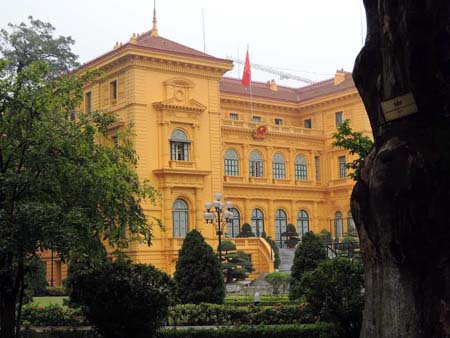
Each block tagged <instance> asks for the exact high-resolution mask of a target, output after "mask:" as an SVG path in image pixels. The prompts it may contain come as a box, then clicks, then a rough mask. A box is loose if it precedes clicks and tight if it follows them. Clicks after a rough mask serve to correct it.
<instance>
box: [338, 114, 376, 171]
mask: <svg viewBox="0 0 450 338" xmlns="http://www.w3.org/2000/svg"><path fill="white" fill-rule="evenodd" d="M333 138H334V141H333V146H335V147H339V148H343V149H346V150H348V152H349V154H350V155H355V154H356V155H357V158H356V159H355V160H354V161H352V162H349V163H347V168H348V169H352V172H350V174H349V176H350V177H351V178H353V179H354V180H357V179H358V178H359V176H360V170H361V165H362V164H363V163H364V160H365V159H366V157H367V156H368V155H369V153H370V151H371V150H372V148H373V141H372V140H371V139H370V137H368V136H365V135H363V134H362V133H360V132H358V131H353V130H352V128H351V127H350V120H345V121H344V122H342V123H341V124H340V125H339V127H338V128H337V132H335V133H333Z"/></svg>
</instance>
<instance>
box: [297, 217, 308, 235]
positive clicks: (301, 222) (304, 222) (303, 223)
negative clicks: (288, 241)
mask: <svg viewBox="0 0 450 338" xmlns="http://www.w3.org/2000/svg"><path fill="white" fill-rule="evenodd" d="M297 228H298V236H299V237H300V238H302V237H303V235H304V234H306V233H307V232H308V231H309V216H308V213H307V212H306V211H305V210H300V211H299V212H298V215H297Z"/></svg>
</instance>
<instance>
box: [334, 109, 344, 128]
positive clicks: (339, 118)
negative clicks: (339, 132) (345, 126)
mask: <svg viewBox="0 0 450 338" xmlns="http://www.w3.org/2000/svg"><path fill="white" fill-rule="evenodd" d="M335 116H336V128H337V127H339V126H340V125H341V124H342V122H344V120H343V117H342V112H341V111H337V112H336V113H335Z"/></svg>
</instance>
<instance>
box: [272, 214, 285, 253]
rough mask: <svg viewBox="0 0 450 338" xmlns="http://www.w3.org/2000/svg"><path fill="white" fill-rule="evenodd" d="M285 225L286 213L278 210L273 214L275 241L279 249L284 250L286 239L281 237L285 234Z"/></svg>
mask: <svg viewBox="0 0 450 338" xmlns="http://www.w3.org/2000/svg"><path fill="white" fill-rule="evenodd" d="M286 225H287V216H286V213H285V212H284V211H283V210H281V209H278V210H277V211H276V213H275V241H276V242H277V244H278V247H279V248H285V247H286V246H287V245H286V240H287V238H285V236H283V233H285V232H286Z"/></svg>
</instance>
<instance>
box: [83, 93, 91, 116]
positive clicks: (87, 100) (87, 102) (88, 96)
mask: <svg viewBox="0 0 450 338" xmlns="http://www.w3.org/2000/svg"><path fill="white" fill-rule="evenodd" d="M91 111H92V94H91V92H87V93H86V94H84V112H85V113H90V112H91Z"/></svg>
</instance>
